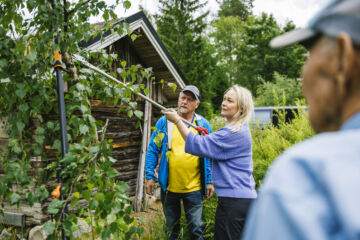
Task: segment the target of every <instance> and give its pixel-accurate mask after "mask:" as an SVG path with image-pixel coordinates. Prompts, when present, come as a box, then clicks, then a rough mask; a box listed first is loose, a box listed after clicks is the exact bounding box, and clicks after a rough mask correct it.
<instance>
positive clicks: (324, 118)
mask: <svg viewBox="0 0 360 240" xmlns="http://www.w3.org/2000/svg"><path fill="white" fill-rule="evenodd" d="M296 42H298V43H300V44H302V45H304V46H305V47H306V48H307V49H308V50H309V52H310V56H309V59H308V60H307V62H306V64H305V66H304V68H303V72H302V74H303V91H304V94H305V97H306V99H307V102H308V105H309V118H310V123H311V125H312V126H313V128H314V129H315V131H316V132H317V133H319V134H318V135H317V136H315V137H313V138H311V139H308V140H306V141H304V142H302V143H300V144H297V145H296V146H294V147H292V148H291V149H289V150H288V151H286V152H285V153H283V154H282V155H281V156H280V157H279V158H278V159H277V160H276V162H275V163H274V165H273V166H272V167H271V169H270V170H269V172H268V174H267V176H266V179H265V181H264V184H263V186H262V188H261V191H260V194H259V197H258V200H257V201H256V202H255V204H254V205H253V207H252V209H251V211H250V213H249V218H248V221H247V225H246V227H245V233H244V236H243V238H244V239H251V240H254V239H255V240H256V239H360V204H359V203H360V187H359V186H360V1H359V0H343V1H331V3H330V4H329V5H328V6H327V7H326V8H325V9H324V10H322V11H321V12H320V13H319V14H318V15H317V16H316V17H315V18H314V19H313V20H312V21H311V22H310V25H309V27H308V28H307V29H300V30H295V31H293V32H290V33H287V34H284V35H282V36H279V37H277V38H275V39H274V40H273V41H272V42H271V44H270V45H271V46H272V47H283V46H287V45H290V44H293V43H296Z"/></svg>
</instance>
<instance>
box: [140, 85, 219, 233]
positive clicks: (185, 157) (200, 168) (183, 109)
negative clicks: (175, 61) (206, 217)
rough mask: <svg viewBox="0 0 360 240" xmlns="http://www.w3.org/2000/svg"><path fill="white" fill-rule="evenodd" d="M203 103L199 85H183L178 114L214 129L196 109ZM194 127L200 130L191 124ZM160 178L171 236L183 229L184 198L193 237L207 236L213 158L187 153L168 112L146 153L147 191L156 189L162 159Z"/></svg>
mask: <svg viewBox="0 0 360 240" xmlns="http://www.w3.org/2000/svg"><path fill="white" fill-rule="evenodd" d="M199 104H200V92H199V90H198V88H197V87H195V86H193V85H188V86H186V87H184V88H183V89H182V91H181V92H180V95H179V99H178V114H179V116H180V117H182V118H184V119H185V120H187V121H189V122H191V123H192V124H194V125H196V126H199V127H205V128H206V129H208V131H209V132H212V130H211V127H210V124H209V122H208V121H207V120H206V119H205V118H204V117H202V116H201V115H199V114H195V110H196V109H197V108H198V106H199ZM190 130H191V131H193V132H195V133H197V134H198V132H197V131H196V130H195V129H194V128H191V127H190ZM159 157H160V158H161V160H160V164H159V170H158V171H159V174H158V181H159V183H160V186H161V201H162V204H163V209H164V214H165V218H166V225H167V229H168V238H169V239H178V235H179V231H180V217H181V200H182V202H183V206H184V210H185V215H186V219H187V225H188V229H189V232H190V234H191V239H203V236H202V234H203V221H202V208H203V196H206V197H207V198H209V197H211V196H212V195H213V193H214V186H213V185H212V183H211V171H210V159H206V158H204V159H203V158H199V157H197V156H193V155H190V154H187V153H185V141H184V140H183V138H182V137H181V136H180V133H179V131H178V129H177V127H176V125H174V124H172V123H171V122H168V121H167V120H166V118H165V116H163V117H161V118H160V119H159V120H158V122H157V123H156V130H155V131H154V132H153V134H152V136H151V139H150V143H149V147H148V152H147V156H146V164H145V173H146V179H147V180H146V193H147V194H150V195H152V194H153V193H154V184H155V180H156V178H157V177H156V176H155V168H156V166H157V164H158V159H159Z"/></svg>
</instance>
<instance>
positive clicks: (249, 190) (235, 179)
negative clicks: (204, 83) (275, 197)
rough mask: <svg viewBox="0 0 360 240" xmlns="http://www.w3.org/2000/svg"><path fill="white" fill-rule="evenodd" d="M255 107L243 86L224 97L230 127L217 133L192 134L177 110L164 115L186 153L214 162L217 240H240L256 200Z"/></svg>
mask: <svg viewBox="0 0 360 240" xmlns="http://www.w3.org/2000/svg"><path fill="white" fill-rule="evenodd" d="M253 109H254V106H253V101H252V96H251V93H250V92H249V90H247V89H246V88H243V87H241V86H239V85H234V86H232V87H230V88H229V89H228V90H227V91H226V92H225V94H224V99H223V102H222V104H221V115H222V116H223V117H224V118H226V121H227V125H226V126H225V127H224V128H221V129H219V130H218V131H217V132H216V133H211V134H209V135H206V136H200V135H197V134H194V133H193V132H191V131H190V130H189V129H188V128H187V126H186V125H185V124H184V123H183V122H182V121H181V120H180V117H179V115H177V113H176V112H175V110H172V109H171V110H169V111H165V112H163V113H164V114H165V115H166V117H167V119H168V120H169V121H171V122H173V123H174V124H176V126H177V127H178V129H179V131H180V134H181V136H182V137H183V138H184V140H185V141H186V143H185V152H187V153H190V154H193V155H197V156H200V157H206V158H210V159H212V177H213V182H214V186H215V190H216V193H217V196H218V206H217V209H216V215H215V239H221V240H223V239H240V237H241V232H242V230H243V227H244V223H245V218H246V214H247V211H248V208H249V206H250V203H251V201H252V199H254V198H256V196H257V194H256V191H255V181H254V178H253V176H252V171H253V162H252V150H251V134H250V129H249V124H248V122H249V120H250V118H251V114H252V112H253Z"/></svg>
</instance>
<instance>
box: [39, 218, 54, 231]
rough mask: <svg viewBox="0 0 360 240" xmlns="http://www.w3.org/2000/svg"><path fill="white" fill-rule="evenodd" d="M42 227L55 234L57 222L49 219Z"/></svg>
mask: <svg viewBox="0 0 360 240" xmlns="http://www.w3.org/2000/svg"><path fill="white" fill-rule="evenodd" d="M42 229H43V230H44V231H45V232H47V233H48V234H53V233H54V231H55V224H54V223H53V222H51V221H50V220H49V221H47V222H46V223H45V224H44V226H43V227H42Z"/></svg>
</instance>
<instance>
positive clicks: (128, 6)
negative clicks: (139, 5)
mask: <svg viewBox="0 0 360 240" xmlns="http://www.w3.org/2000/svg"><path fill="white" fill-rule="evenodd" d="M130 7H131V3H130V1H124V8H126V9H129V8H130Z"/></svg>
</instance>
